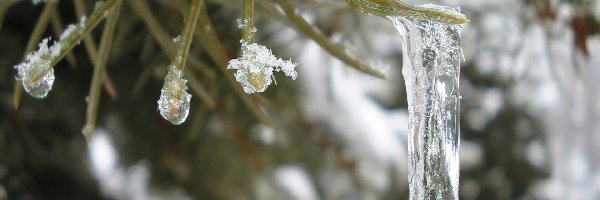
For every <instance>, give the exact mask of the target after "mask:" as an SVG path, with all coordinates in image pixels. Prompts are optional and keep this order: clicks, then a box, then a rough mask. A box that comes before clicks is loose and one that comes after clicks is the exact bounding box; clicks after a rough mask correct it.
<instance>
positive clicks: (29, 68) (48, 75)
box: [15, 0, 119, 98]
mask: <svg viewBox="0 0 600 200" xmlns="http://www.w3.org/2000/svg"><path fill="white" fill-rule="evenodd" d="M117 1H119V0H107V1H105V2H103V3H101V4H99V5H98V6H97V8H96V9H95V10H94V12H92V14H91V15H90V16H89V17H88V18H81V19H80V21H79V23H78V24H77V25H73V24H71V25H69V26H68V27H67V29H65V31H64V32H63V34H61V36H60V38H59V39H58V41H56V42H55V43H54V44H53V45H52V46H48V40H49V39H48V38H47V39H44V40H43V41H42V43H40V44H39V49H38V51H36V52H32V53H30V54H29V55H28V56H27V58H26V60H25V61H24V62H23V63H20V64H18V65H16V66H15V68H16V69H17V71H18V72H17V79H19V80H21V81H22V82H23V87H24V88H25V91H27V93H29V94H31V95H32V96H34V97H37V98H44V97H46V95H47V94H48V92H49V91H50V90H51V89H52V84H53V83H54V70H53V68H54V66H55V65H56V64H57V63H58V62H59V61H60V60H61V59H62V58H63V57H64V56H65V55H66V54H67V52H69V51H70V50H71V49H72V48H73V47H74V46H75V45H77V44H78V43H79V41H81V39H82V38H83V36H84V35H86V34H87V33H89V32H90V31H91V30H92V29H93V28H94V27H96V25H98V23H100V21H101V20H102V19H103V18H104V17H105V16H106V14H107V13H108V11H109V10H111V9H112V8H113V7H114V5H115V3H116V2H117Z"/></svg>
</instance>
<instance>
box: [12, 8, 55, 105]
mask: <svg viewBox="0 0 600 200" xmlns="http://www.w3.org/2000/svg"><path fill="white" fill-rule="evenodd" d="M55 11H56V2H54V1H52V2H50V3H48V4H46V6H45V7H44V10H43V11H42V14H41V15H40V18H39V19H38V21H37V22H36V24H35V27H34V28H33V32H32V33H31V35H30V36H29V42H27V46H26V47H25V52H30V51H33V48H35V46H36V44H37V43H38V41H39V40H40V38H42V34H44V30H45V29H46V27H47V26H48V23H49V22H50V18H51V16H52V14H53V13H54V12H55ZM27 54H28V53H26V54H25V55H24V56H23V57H24V59H26V58H27ZM19 81H20V80H18V79H17V80H16V84H15V89H14V93H13V107H14V109H15V110H17V109H18V108H19V104H20V102H21V95H22V94H23V92H22V89H23V88H22V87H23V85H22V84H19Z"/></svg>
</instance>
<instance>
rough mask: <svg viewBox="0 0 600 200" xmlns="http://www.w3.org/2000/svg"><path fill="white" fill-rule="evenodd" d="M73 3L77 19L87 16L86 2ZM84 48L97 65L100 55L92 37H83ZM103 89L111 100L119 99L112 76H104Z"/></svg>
mask: <svg viewBox="0 0 600 200" xmlns="http://www.w3.org/2000/svg"><path fill="white" fill-rule="evenodd" d="M73 3H74V4H75V5H74V7H75V14H76V15H77V17H78V18H81V17H83V16H85V13H86V11H85V1H73ZM83 46H84V47H85V51H86V52H87V55H88V56H89V57H90V61H92V63H96V56H97V55H98V50H97V47H96V43H95V42H94V40H93V39H92V36H91V35H88V36H85V37H83ZM92 66H94V65H92ZM102 87H104V90H105V91H106V93H107V94H108V96H110V98H111V99H113V100H116V99H117V98H118V97H119V92H118V91H117V88H116V87H115V86H114V84H113V82H112V79H111V78H110V75H108V74H106V76H104V80H102Z"/></svg>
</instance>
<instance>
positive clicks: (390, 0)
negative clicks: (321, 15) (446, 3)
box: [346, 0, 469, 24]
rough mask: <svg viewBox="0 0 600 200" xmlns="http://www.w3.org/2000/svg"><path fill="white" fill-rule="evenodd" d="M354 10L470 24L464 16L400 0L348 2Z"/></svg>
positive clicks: (381, 15) (351, 0) (354, 0)
mask: <svg viewBox="0 0 600 200" xmlns="http://www.w3.org/2000/svg"><path fill="white" fill-rule="evenodd" d="M346 2H347V3H348V4H349V5H350V6H352V7H353V8H355V9H357V10H360V11H362V12H365V13H369V14H372V15H377V16H380V17H389V16H403V17H407V18H410V19H416V20H432V21H438V22H443V23H449V24H464V23H467V22H469V19H467V18H466V17H465V16H464V15H462V14H460V13H454V12H449V11H445V10H442V9H438V8H428V7H423V6H411V5H408V4H405V3H403V2H402V1H400V0H346Z"/></svg>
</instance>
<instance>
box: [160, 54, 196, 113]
mask: <svg viewBox="0 0 600 200" xmlns="http://www.w3.org/2000/svg"><path fill="white" fill-rule="evenodd" d="M182 77H183V72H182V71H181V70H180V69H178V68H177V67H176V66H175V65H170V66H169V71H168V72H167V75H166V76H165V83H164V85H163V88H162V89H161V91H160V99H159V100H158V110H159V111H160V115H162V116H163V118H165V119H166V120H167V121H169V122H171V123H172V124H174V125H179V124H181V123H183V122H184V121H185V119H186V118H187V116H188V114H189V112H190V99H191V98H192V95H191V94H189V93H187V89H188V87H187V86H186V85H185V84H186V83H187V80H185V79H183V78H182Z"/></svg>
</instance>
